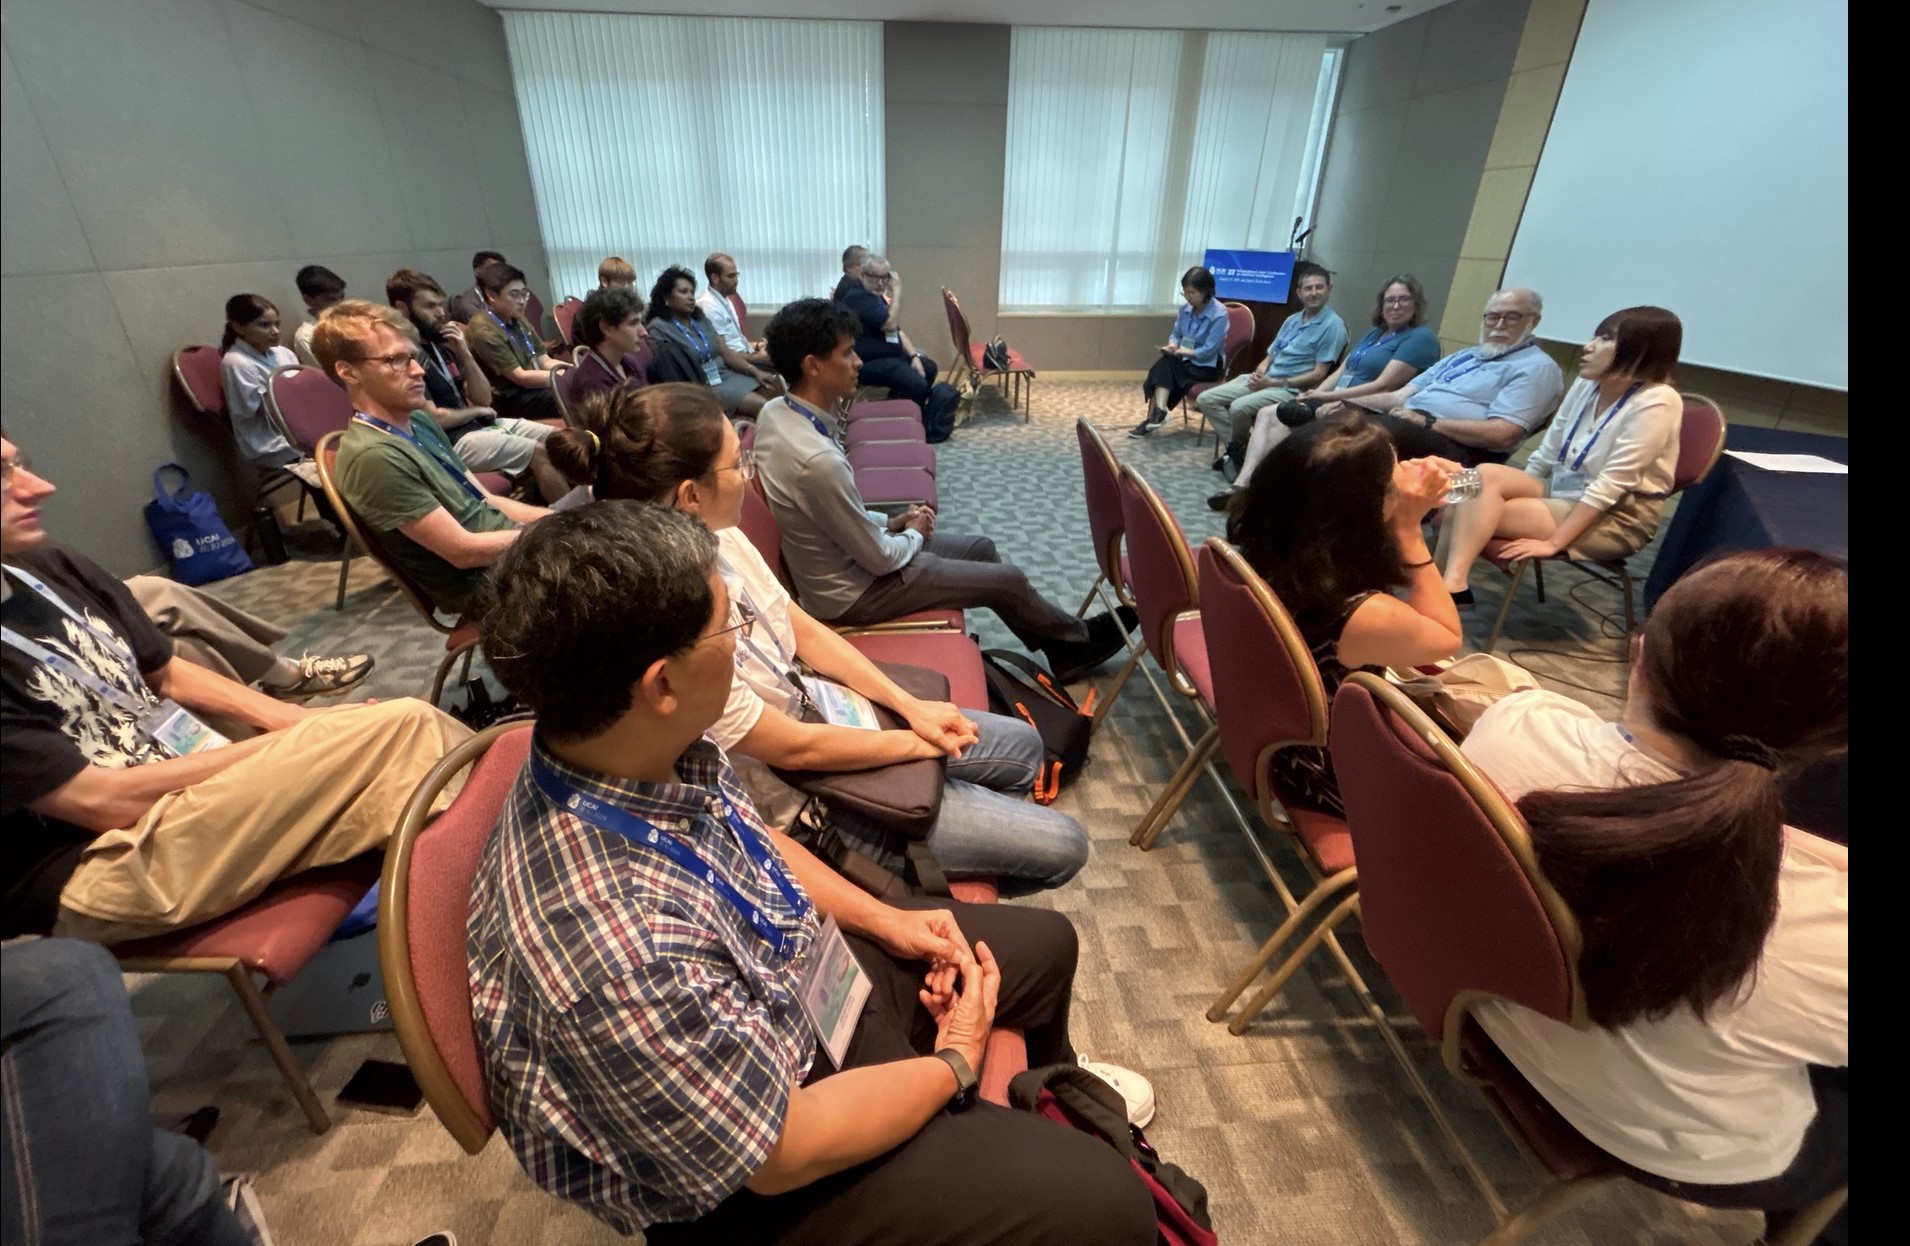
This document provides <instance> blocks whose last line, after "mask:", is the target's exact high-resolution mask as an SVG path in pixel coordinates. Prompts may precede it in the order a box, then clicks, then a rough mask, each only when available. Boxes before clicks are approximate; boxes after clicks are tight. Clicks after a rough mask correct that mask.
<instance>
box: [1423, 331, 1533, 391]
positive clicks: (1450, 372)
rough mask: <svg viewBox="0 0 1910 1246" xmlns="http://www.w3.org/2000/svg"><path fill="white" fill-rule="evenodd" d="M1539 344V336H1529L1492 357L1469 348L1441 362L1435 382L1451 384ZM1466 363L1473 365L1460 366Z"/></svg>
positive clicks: (1434, 376)
mask: <svg viewBox="0 0 1910 1246" xmlns="http://www.w3.org/2000/svg"><path fill="white" fill-rule="evenodd" d="M1537 344H1538V339H1537V338H1535V337H1529V338H1527V339H1525V341H1523V342H1520V343H1519V344H1518V345H1517V346H1514V347H1513V348H1512V349H1511V350H1509V351H1507V352H1506V353H1505V354H1503V355H1495V356H1493V357H1492V358H1491V359H1481V358H1479V352H1478V351H1476V350H1469V351H1466V352H1465V353H1464V354H1459V355H1454V356H1453V357H1452V358H1450V359H1448V360H1446V362H1444V363H1442V364H1440V365H1439V367H1438V368H1437V369H1436V370H1434V372H1433V375H1432V379H1433V383H1434V384H1435V385H1450V384H1451V383H1452V382H1454V381H1457V380H1459V379H1460V378H1462V377H1467V376H1470V375H1472V374H1473V373H1474V372H1477V371H1478V370H1479V369H1481V368H1483V367H1485V366H1486V365H1487V364H1489V363H1498V362H1499V361H1500V360H1501V359H1510V358H1511V357H1512V356H1514V355H1516V354H1518V353H1519V352H1520V351H1522V350H1524V349H1525V348H1526V347H1528V346H1536V345H1537ZM1465 363H1470V364H1471V365H1472V366H1471V367H1460V366H1459V365H1461V364H1465ZM1455 369H1456V370H1455Z"/></svg>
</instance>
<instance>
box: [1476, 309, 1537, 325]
mask: <svg viewBox="0 0 1910 1246" xmlns="http://www.w3.org/2000/svg"><path fill="white" fill-rule="evenodd" d="M1480 319H1481V320H1483V321H1485V322H1486V323H1487V324H1517V323H1519V321H1521V320H1530V319H1532V313H1531V312H1522V311H1511V312H1487V313H1486V314H1485V315H1483V316H1481V317H1480Z"/></svg>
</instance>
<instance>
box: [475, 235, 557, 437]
mask: <svg viewBox="0 0 1910 1246" xmlns="http://www.w3.org/2000/svg"><path fill="white" fill-rule="evenodd" d="M477 289H478V293H479V294H481V295H482V296H483V297H484V310H483V311H480V312H479V313H478V314H477V315H475V316H473V317H471V320H470V323H469V324H467V325H465V327H464V332H465V336H466V338H467V339H468V340H469V341H470V343H471V353H472V354H473V355H476V356H477V361H478V365H479V366H480V367H482V368H483V369H484V371H485V373H486V374H487V375H488V376H489V377H490V378H491V405H492V406H494V407H496V408H497V413H498V414H499V415H500V416H505V417H513V418H517V419H525V420H542V421H544V422H545V423H548V424H550V425H551V426H552V427H553V428H561V427H563V423H564V413H563V410H562V408H560V407H559V406H558V405H557V395H556V393H555V392H554V391H553V390H552V389H551V383H550V370H551V368H552V367H553V366H554V365H553V363H552V361H551V358H550V356H549V355H546V354H545V353H544V347H543V343H542V341H540V340H539V338H538V336H537V330H536V329H535V328H534V327H532V325H531V322H530V321H528V320H526V319H525V318H524V307H525V305H526V304H527V303H529V302H530V299H531V288H530V287H529V286H528V285H526V284H525V283H524V270H523V269H521V268H516V267H513V266H512V265H510V264H506V263H504V262H502V261H501V260H500V261H493V262H492V263H489V264H486V265H485V266H484V267H483V268H480V269H478V274H477Z"/></svg>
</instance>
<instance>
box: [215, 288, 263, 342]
mask: <svg viewBox="0 0 1910 1246" xmlns="http://www.w3.org/2000/svg"><path fill="white" fill-rule="evenodd" d="M277 310H278V308H277V307H275V306H273V305H272V300H271V299H268V298H266V297H265V296H264V295H263V294H235V295H233V296H232V297H231V298H229V299H227V300H226V301H225V336H223V337H221V338H220V339H219V353H220V354H221V355H223V354H225V353H226V352H227V351H229V350H231V349H232V344H233V343H234V342H236V341H238V340H239V330H238V326H239V325H246V324H251V323H252V322H253V321H254V320H257V319H258V318H259V317H260V316H263V315H264V314H265V313H266V312H269V311H277Z"/></svg>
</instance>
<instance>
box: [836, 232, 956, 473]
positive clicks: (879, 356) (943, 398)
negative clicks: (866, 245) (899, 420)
mask: <svg viewBox="0 0 1910 1246" xmlns="http://www.w3.org/2000/svg"><path fill="white" fill-rule="evenodd" d="M901 299H902V283H901V280H900V279H899V278H898V277H897V276H896V274H895V270H894V269H893V268H891V267H890V266H889V261H888V260H887V259H885V258H883V257H882V256H880V255H874V254H871V255H869V256H868V257H866V258H865V259H864V260H863V261H862V282H861V284H860V285H859V286H855V287H852V288H850V289H849V290H846V291H844V292H843V293H842V294H840V295H838V296H837V299H836V301H837V302H839V303H841V304H842V305H843V306H844V307H846V308H848V309H849V310H850V311H851V312H853V313H855V317H856V319H857V320H859V321H861V328H860V329H859V330H858V331H857V333H856V355H857V356H858V357H860V358H861V360H862V371H861V373H860V374H859V377H858V379H859V380H860V381H861V383H862V384H864V385H880V386H882V387H883V388H884V389H886V390H888V391H889V397H891V398H906V399H908V400H909V401H910V402H913V403H914V404H915V405H916V406H918V407H920V408H922V428H923V431H924V432H925V433H926V434H927V436H928V439H929V440H930V441H931V442H936V441H946V440H947V439H948V435H949V433H950V432H952V431H954V428H955V407H956V405H957V404H958V403H960V402H961V400H962V396H961V394H960V392H958V391H957V390H956V389H955V387H954V386H953V385H946V384H944V385H937V384H936V383H935V372H936V369H935V361H934V360H933V359H930V358H929V357H928V356H927V355H925V354H923V353H922V352H921V351H919V350H917V349H915V343H914V342H911V341H909V335H908V334H906V333H904V332H903V331H902V322H901V321H900V320H898V319H897V318H896V317H897V314H898V313H897V311H896V308H897V307H898V306H899V305H900V303H901Z"/></svg>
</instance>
